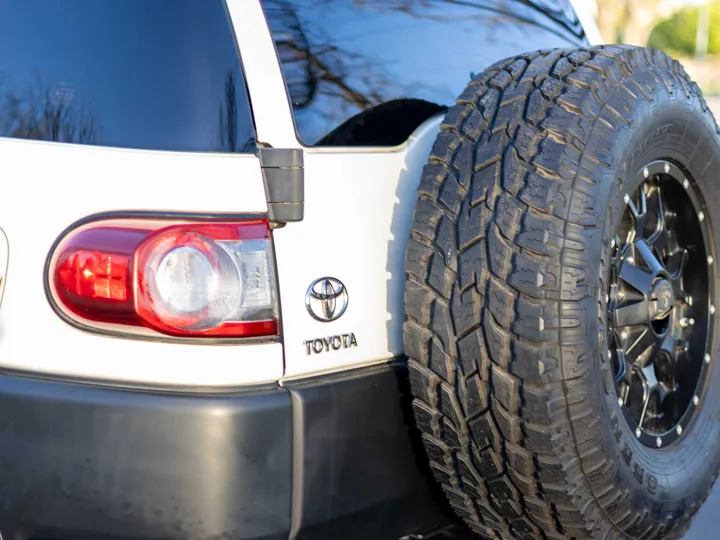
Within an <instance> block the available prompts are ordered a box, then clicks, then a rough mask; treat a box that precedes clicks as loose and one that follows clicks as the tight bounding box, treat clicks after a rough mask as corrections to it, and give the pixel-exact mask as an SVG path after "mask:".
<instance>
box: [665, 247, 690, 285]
mask: <svg viewBox="0 0 720 540" xmlns="http://www.w3.org/2000/svg"><path fill="white" fill-rule="evenodd" d="M676 259H679V261H678V262H677V264H672V263H674V262H675V260H676ZM687 262H688V252H687V249H683V250H682V251H680V252H678V253H673V255H672V257H671V258H670V260H669V261H668V266H669V267H670V268H668V270H669V271H670V272H671V273H670V279H673V280H674V279H679V278H680V277H681V276H682V274H683V270H685V265H687ZM675 266H676V268H675Z"/></svg>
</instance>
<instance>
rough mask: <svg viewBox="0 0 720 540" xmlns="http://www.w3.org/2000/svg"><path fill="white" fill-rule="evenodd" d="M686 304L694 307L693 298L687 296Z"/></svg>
mask: <svg viewBox="0 0 720 540" xmlns="http://www.w3.org/2000/svg"><path fill="white" fill-rule="evenodd" d="M685 303H686V304H687V305H688V306H692V296H686V297H685Z"/></svg>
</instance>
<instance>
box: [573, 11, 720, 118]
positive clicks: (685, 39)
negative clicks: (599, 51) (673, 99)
mask: <svg viewBox="0 0 720 540" xmlns="http://www.w3.org/2000/svg"><path fill="white" fill-rule="evenodd" d="M574 3H575V4H576V6H577V9H578V11H579V12H581V11H582V12H584V13H583V16H585V17H590V18H592V19H594V20H595V22H596V24H597V27H598V30H599V31H600V34H601V36H597V37H596V38H597V39H599V40H600V41H601V42H604V43H627V44H631V45H642V46H647V47H653V48H656V49H662V50H663V51H665V52H667V53H668V54H670V55H671V56H673V57H674V58H676V59H677V60H680V62H682V64H683V65H684V66H685V69H686V70H687V71H688V73H689V74H690V76H691V77H692V78H693V79H694V80H695V81H696V82H697V83H698V84H699V85H700V87H701V88H702V90H703V92H704V94H705V97H706V98H707V100H708V103H709V104H710V106H711V108H712V109H713V112H714V113H715V117H716V118H718V117H719V116H720V0H576V1H575V2H574Z"/></svg>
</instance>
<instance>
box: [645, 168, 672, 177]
mask: <svg viewBox="0 0 720 540" xmlns="http://www.w3.org/2000/svg"><path fill="white" fill-rule="evenodd" d="M665 172H667V171H665ZM643 176H644V177H645V178H647V177H648V176H650V171H648V169H647V167H645V168H644V169H643Z"/></svg>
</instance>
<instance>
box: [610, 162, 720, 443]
mask: <svg viewBox="0 0 720 540" xmlns="http://www.w3.org/2000/svg"><path fill="white" fill-rule="evenodd" d="M639 174H640V175H642V178H641V179H640V187H639V188H638V189H637V190H636V191H635V193H634V194H633V195H632V196H630V195H627V194H626V195H625V198H624V202H625V204H626V205H627V208H626V210H625V213H624V215H623V217H622V219H621V221H620V226H619V227H618V231H617V234H616V236H615V237H614V238H613V239H611V247H612V248H613V249H614V252H613V258H612V264H611V276H610V285H609V289H608V291H607V295H608V296H607V306H608V321H607V328H608V343H609V345H610V348H609V349H608V353H607V354H608V359H609V360H611V362H612V366H613V373H614V375H615V384H616V391H617V395H618V404H619V405H620V406H621V407H622V408H623V413H624V417H625V420H626V421H627V423H628V425H629V426H630V427H631V429H632V431H633V432H634V433H635V435H636V437H637V438H638V439H639V440H640V441H641V442H642V443H643V444H645V445H646V446H649V447H658V448H660V447H664V446H667V445H668V444H670V443H672V442H673V441H674V440H676V439H677V438H678V437H680V436H682V433H683V429H684V428H686V427H687V425H688V423H689V422H690V420H691V419H692V415H693V411H694V410H695V408H696V407H697V406H698V405H699V400H700V398H699V396H700V395H701V393H700V392H699V389H700V388H701V387H702V384H703V382H704V378H705V374H706V371H707V369H706V364H708V363H709V362H710V358H711V357H710V354H709V352H708V345H709V343H710V317H711V316H712V314H713V313H714V311H715V307H714V306H713V305H712V304H711V303H710V298H711V297H712V295H711V287H712V282H711V280H710V272H709V270H708V267H709V266H712V264H713V262H714V261H713V259H712V256H711V255H708V253H709V252H710V249H709V246H710V245H711V241H710V235H711V232H710V230H709V228H708V227H707V226H706V224H707V220H706V219H705V215H704V213H703V211H702V210H701V208H702V207H703V205H702V203H701V201H700V200H699V199H698V197H699V194H698V193H697V192H696V191H695V190H694V189H693V187H692V185H691V181H690V180H689V179H688V178H687V176H688V175H687V174H686V173H684V172H683V171H682V170H680V169H679V168H678V167H676V166H675V165H674V164H672V163H670V162H667V161H655V162H653V163H650V164H648V165H647V166H646V167H643V168H642V169H641V171H640V173H639Z"/></svg>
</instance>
